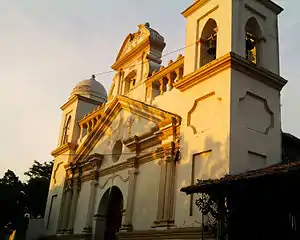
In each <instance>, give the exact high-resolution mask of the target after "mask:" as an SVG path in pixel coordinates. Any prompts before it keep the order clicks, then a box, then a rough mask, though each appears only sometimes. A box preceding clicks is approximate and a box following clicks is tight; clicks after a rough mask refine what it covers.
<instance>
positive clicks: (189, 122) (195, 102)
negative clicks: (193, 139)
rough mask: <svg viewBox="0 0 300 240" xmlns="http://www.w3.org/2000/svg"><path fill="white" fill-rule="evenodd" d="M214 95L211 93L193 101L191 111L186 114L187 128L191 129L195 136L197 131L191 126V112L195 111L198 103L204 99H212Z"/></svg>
mask: <svg viewBox="0 0 300 240" xmlns="http://www.w3.org/2000/svg"><path fill="white" fill-rule="evenodd" d="M214 95H215V92H211V93H208V94H206V95H204V96H202V97H200V98H197V99H196V100H195V101H194V105H193V107H192V109H191V110H190V111H189V112H188V116H187V126H188V127H191V128H192V129H193V132H194V134H197V129H196V127H195V126H193V125H191V120H192V114H193V112H194V111H195V110H196V108H197V105H198V103H199V102H200V101H203V100H204V99H207V98H209V97H212V96H214Z"/></svg>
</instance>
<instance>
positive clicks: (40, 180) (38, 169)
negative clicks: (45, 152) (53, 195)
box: [25, 161, 53, 217]
mask: <svg viewBox="0 0 300 240" xmlns="http://www.w3.org/2000/svg"><path fill="white" fill-rule="evenodd" d="M52 168H53V161H51V162H49V163H47V162H44V163H40V162H38V161H34V163H33V165H32V167H31V168H30V169H29V171H27V172H25V176H27V177H29V180H28V182H27V184H26V188H25V192H26V194H27V196H28V208H29V211H30V213H31V215H32V216H34V217H37V216H44V212H45V207H46V202H47V197H48V189H49V184H50V180H51V174H52Z"/></svg>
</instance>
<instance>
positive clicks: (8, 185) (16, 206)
mask: <svg viewBox="0 0 300 240" xmlns="http://www.w3.org/2000/svg"><path fill="white" fill-rule="evenodd" d="M23 190H24V185H23V184H22V182H21V181H20V180H19V178H18V177H17V176H16V175H15V173H14V172H13V171H11V170H7V171H6V173H5V174H4V177H3V178H1V179H0V206H1V215H0V228H1V227H3V226H5V225H6V224H7V223H8V222H11V221H14V220H15V219H16V218H17V216H18V215H19V212H20V211H21V209H22V205H23V203H24V204H25V199H24V192H23Z"/></svg>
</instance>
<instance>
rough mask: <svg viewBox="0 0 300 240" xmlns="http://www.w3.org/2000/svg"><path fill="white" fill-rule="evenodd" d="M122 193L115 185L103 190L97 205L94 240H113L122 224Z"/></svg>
mask: <svg viewBox="0 0 300 240" xmlns="http://www.w3.org/2000/svg"><path fill="white" fill-rule="evenodd" d="M122 210H123V194H122V192H121V190H120V189H119V188H118V187H117V186H112V187H110V188H109V189H107V190H106V191H105V193H104V194H103V196H102V198H101V201H100V203H99V207H98V213H97V219H96V228H95V237H94V240H115V239H116V233H117V232H118V231H119V229H120V228H121V225H122Z"/></svg>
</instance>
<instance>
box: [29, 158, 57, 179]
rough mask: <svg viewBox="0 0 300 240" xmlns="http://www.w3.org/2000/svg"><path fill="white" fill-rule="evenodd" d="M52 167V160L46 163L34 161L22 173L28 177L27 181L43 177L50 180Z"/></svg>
mask: <svg viewBox="0 0 300 240" xmlns="http://www.w3.org/2000/svg"><path fill="white" fill-rule="evenodd" d="M52 168H53V161H51V162H49V163H47V162H44V163H40V162H38V161H34V163H33V165H32V167H31V168H30V169H29V171H27V172H25V173H24V175H25V176H27V177H29V181H30V180H32V179H44V180H47V181H50V179H51V174H52Z"/></svg>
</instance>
